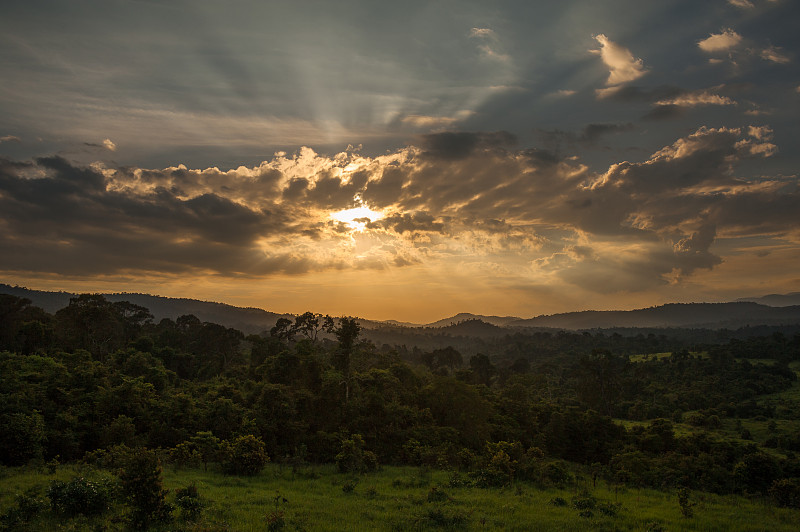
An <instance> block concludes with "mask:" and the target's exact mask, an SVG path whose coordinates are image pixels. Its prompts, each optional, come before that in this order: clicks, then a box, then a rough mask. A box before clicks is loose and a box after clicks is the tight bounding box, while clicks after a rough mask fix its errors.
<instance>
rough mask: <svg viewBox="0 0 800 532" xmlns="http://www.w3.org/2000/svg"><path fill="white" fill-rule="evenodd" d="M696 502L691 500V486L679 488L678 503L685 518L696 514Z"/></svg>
mask: <svg viewBox="0 0 800 532" xmlns="http://www.w3.org/2000/svg"><path fill="white" fill-rule="evenodd" d="M695 504H696V503H693V502H690V501H689V488H681V489H679V490H678V505H679V506H680V507H681V515H682V516H683V517H685V518H687V519H688V518H690V517H692V516H694V510H692V508H693V507H694V505H695Z"/></svg>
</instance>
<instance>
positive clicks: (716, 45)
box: [697, 28, 742, 53]
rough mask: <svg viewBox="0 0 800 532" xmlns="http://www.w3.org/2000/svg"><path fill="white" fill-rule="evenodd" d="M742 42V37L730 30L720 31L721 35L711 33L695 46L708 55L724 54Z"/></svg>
mask: <svg viewBox="0 0 800 532" xmlns="http://www.w3.org/2000/svg"><path fill="white" fill-rule="evenodd" d="M740 42H742V36H741V35H739V34H738V33H736V32H735V31H733V30H732V29H730V28H727V29H724V30H722V33H712V34H711V35H709V36H708V37H707V38H705V39H703V40H701V41H698V43H697V46H699V47H700V49H701V50H703V51H704V52H708V53H716V52H724V51H727V50H730V49H731V48H733V47H735V46H737V45H738V44H739V43H740Z"/></svg>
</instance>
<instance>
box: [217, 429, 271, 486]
mask: <svg viewBox="0 0 800 532" xmlns="http://www.w3.org/2000/svg"><path fill="white" fill-rule="evenodd" d="M267 462H269V456H267V452H266V449H265V447H264V442H263V441H262V440H261V438H257V437H255V436H253V435H251V434H247V435H246V436H239V437H238V438H236V439H234V440H233V441H232V442H231V441H226V442H225V443H224V450H223V460H222V470H223V471H224V472H225V473H228V474H232V475H247V476H253V475H257V474H259V473H260V472H261V470H262V469H264V466H265V465H266V464H267Z"/></svg>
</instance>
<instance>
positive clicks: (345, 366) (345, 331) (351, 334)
mask: <svg viewBox="0 0 800 532" xmlns="http://www.w3.org/2000/svg"><path fill="white" fill-rule="evenodd" d="M332 332H333V334H334V336H336V339H337V340H338V341H339V345H338V346H337V348H336V352H335V354H334V356H333V366H334V367H335V368H336V369H337V370H339V371H340V372H341V373H342V375H343V376H344V382H343V384H344V386H345V395H344V397H345V402H348V401H349V399H350V381H351V379H352V371H351V364H350V363H351V358H352V355H353V346H354V345H355V343H356V340H357V339H358V334H359V333H360V332H361V326H360V325H359V324H358V321H357V320H356V319H355V318H340V319H339V325H338V326H337V327H334V328H333V329H332Z"/></svg>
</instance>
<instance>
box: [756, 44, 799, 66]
mask: <svg viewBox="0 0 800 532" xmlns="http://www.w3.org/2000/svg"><path fill="white" fill-rule="evenodd" d="M781 50H782V49H781V48H779V47H777V46H769V47H767V48H764V49H763V50H761V53H760V54H759V55H760V56H761V59H763V60H764V61H771V62H772V63H778V64H781V65H785V64H787V63H791V61H792V60H791V59H789V56H787V55H786V54H784V53H783V52H782V51H781Z"/></svg>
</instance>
